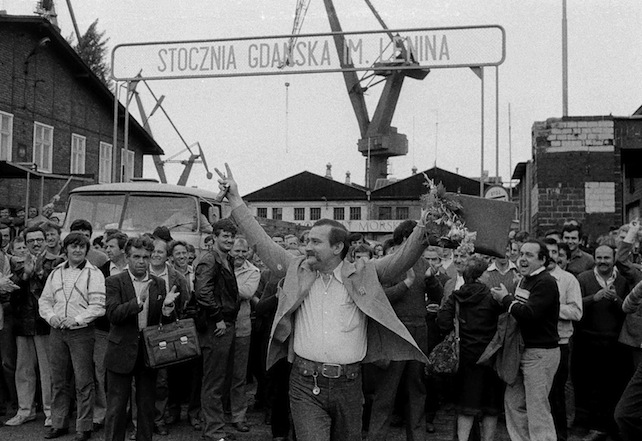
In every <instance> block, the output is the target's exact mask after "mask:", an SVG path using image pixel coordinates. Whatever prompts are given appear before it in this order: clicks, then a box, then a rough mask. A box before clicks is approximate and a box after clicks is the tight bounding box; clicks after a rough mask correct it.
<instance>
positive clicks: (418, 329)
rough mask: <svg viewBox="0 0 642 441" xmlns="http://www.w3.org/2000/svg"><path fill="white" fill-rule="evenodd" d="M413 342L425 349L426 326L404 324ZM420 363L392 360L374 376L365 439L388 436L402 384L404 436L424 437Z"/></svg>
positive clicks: (423, 388) (414, 440)
mask: <svg viewBox="0 0 642 441" xmlns="http://www.w3.org/2000/svg"><path fill="white" fill-rule="evenodd" d="M406 328H408V331H410V334H411V335H412V336H413V338H414V339H415V341H416V342H417V345H418V346H419V347H420V348H421V349H423V350H425V349H426V338H427V331H426V325H423V326H411V325H406ZM423 377H424V364H423V363H421V362H419V361H415V360H409V361H392V362H390V364H389V365H388V367H387V368H386V369H384V370H382V372H381V374H380V375H378V376H377V378H378V383H377V385H376V386H375V394H374V399H373V401H372V410H371V416H370V424H369V428H368V439H370V440H372V441H383V440H385V439H386V438H387V436H388V431H389V429H390V420H391V418H392V411H393V408H394V404H395V397H396V396H397V389H398V388H399V387H400V386H401V387H403V393H404V395H405V396H406V397H407V401H406V407H405V412H404V413H405V415H404V417H405V418H404V419H405V423H406V439H408V440H409V441H417V440H424V439H426V414H425V405H426V385H425V383H424V381H423Z"/></svg>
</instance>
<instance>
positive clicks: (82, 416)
mask: <svg viewBox="0 0 642 441" xmlns="http://www.w3.org/2000/svg"><path fill="white" fill-rule="evenodd" d="M49 347H50V352H49V365H50V366H51V385H52V388H51V389H52V400H51V421H52V427H53V428H55V429H66V428H67V427H69V414H70V408H69V405H70V403H71V394H72V391H73V388H72V385H71V383H70V381H69V378H71V372H73V374H74V375H73V377H74V378H75V381H76V387H75V389H76V431H77V432H87V431H89V430H92V427H93V423H94V420H93V416H94V359H93V357H94V327H93V326H88V327H86V328H80V329H55V328H52V329H51V334H49Z"/></svg>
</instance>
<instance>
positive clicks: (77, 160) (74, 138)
mask: <svg viewBox="0 0 642 441" xmlns="http://www.w3.org/2000/svg"><path fill="white" fill-rule="evenodd" d="M86 143H87V139H86V138H85V137H84V136H80V135H76V134H75V133H72V134H71V165H70V166H69V173H72V174H81V175H82V174H84V173H85V146H86Z"/></svg>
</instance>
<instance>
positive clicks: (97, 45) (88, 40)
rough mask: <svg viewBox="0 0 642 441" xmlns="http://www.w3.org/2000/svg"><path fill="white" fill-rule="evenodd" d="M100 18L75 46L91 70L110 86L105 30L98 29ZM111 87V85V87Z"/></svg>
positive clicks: (107, 39)
mask: <svg viewBox="0 0 642 441" xmlns="http://www.w3.org/2000/svg"><path fill="white" fill-rule="evenodd" d="M97 28H98V19H96V20H95V21H94V22H93V23H92V24H91V25H90V26H89V28H88V29H87V32H85V34H84V35H83V36H82V37H80V41H79V42H78V44H76V45H75V46H74V49H76V52H78V55H80V58H82V59H83V61H84V62H85V63H87V65H88V66H89V68H90V69H91V71H92V72H93V73H95V74H96V76H97V77H98V78H100V79H101V81H102V82H103V83H105V84H106V85H107V86H108V87H110V86H111V80H110V79H109V70H110V68H109V63H108V62H107V42H108V41H109V38H105V32H106V31H103V32H99V31H98V29H97ZM110 88H111V87H110Z"/></svg>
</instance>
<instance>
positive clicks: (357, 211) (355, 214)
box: [350, 207, 361, 220]
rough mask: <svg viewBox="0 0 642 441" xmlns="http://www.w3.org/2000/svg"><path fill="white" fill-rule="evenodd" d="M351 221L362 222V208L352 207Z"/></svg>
mask: <svg viewBox="0 0 642 441" xmlns="http://www.w3.org/2000/svg"><path fill="white" fill-rule="evenodd" d="M350 220H361V207H350Z"/></svg>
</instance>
